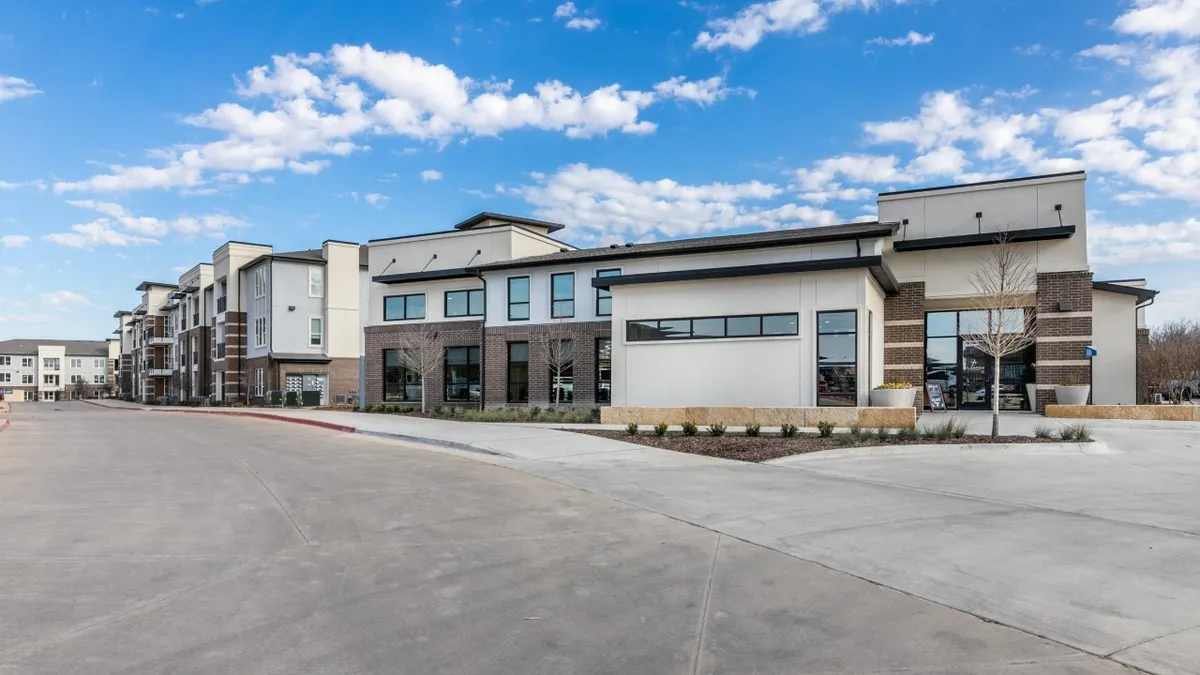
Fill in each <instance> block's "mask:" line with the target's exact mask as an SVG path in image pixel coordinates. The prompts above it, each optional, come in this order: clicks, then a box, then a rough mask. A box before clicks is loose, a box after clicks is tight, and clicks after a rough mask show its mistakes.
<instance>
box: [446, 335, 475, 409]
mask: <svg viewBox="0 0 1200 675" xmlns="http://www.w3.org/2000/svg"><path fill="white" fill-rule="evenodd" d="M481 394H482V391H481V389H480V386H479V347H447V348H446V400H447V401H478V400H479V397H480V395H481Z"/></svg>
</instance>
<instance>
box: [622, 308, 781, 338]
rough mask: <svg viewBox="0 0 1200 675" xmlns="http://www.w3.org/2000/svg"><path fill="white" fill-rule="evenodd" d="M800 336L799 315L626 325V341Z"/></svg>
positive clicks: (633, 323) (762, 315)
mask: <svg viewBox="0 0 1200 675" xmlns="http://www.w3.org/2000/svg"><path fill="white" fill-rule="evenodd" d="M799 334H800V321H799V316H798V315H796V314H756V315H751V316H707V317H700V318H695V319H649V320H639V321H628V322H626V324H625V340H626V341H627V342H659V341H673V340H712V339H721V338H756V337H779V336H789V335H799Z"/></svg>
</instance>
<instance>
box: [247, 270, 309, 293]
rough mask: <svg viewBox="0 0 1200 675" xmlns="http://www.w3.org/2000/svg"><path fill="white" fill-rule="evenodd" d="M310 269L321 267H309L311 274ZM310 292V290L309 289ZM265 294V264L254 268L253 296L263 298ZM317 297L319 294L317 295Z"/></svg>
mask: <svg viewBox="0 0 1200 675" xmlns="http://www.w3.org/2000/svg"><path fill="white" fill-rule="evenodd" d="M312 269H317V270H319V269H321V268H320V267H314V268H310V272H309V275H310V276H311V274H312V272H311V270H312ZM310 293H311V290H310ZM266 295H267V266H266V265H259V266H258V267H256V268H254V297H255V298H264V297H266ZM318 297H319V296H318Z"/></svg>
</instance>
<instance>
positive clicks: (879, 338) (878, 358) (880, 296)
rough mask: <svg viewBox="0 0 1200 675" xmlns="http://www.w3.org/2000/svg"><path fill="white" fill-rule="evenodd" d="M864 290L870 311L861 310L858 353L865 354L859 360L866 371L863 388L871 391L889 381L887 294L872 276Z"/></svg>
mask: <svg viewBox="0 0 1200 675" xmlns="http://www.w3.org/2000/svg"><path fill="white" fill-rule="evenodd" d="M863 290H864V304H865V306H866V308H867V310H868V311H867V312H865V313H864V312H860V313H859V317H858V326H859V328H858V331H859V333H858V340H859V350H858V353H859V354H860V355H863V356H862V358H860V359H859V361H860V363H861V365H862V368H863V369H864V370H865V371H866V380H865V381H863V382H862V388H865V390H866V391H870V390H871V389H872V388H874V387H876V386H878V385H881V384H883V383H884V382H886V381H887V379H886V377H887V374H886V373H885V372H884V370H883V322H884V316H883V303H884V298H885V297H886V295H885V294H884V292H883V289H882V288H880V287H879V285H878V284H877V283H875V280H874V279H872V278H868V280H867V283H866V285H865V286H864V288H863ZM868 321H869V322H870V324H868ZM868 355H869V365H870V367H869V368H868V358H867V356H868ZM860 379H861V378H860Z"/></svg>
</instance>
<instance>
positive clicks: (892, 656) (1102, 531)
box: [0, 404, 1200, 674]
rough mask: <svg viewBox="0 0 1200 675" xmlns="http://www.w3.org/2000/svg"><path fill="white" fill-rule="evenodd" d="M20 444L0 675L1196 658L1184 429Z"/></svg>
mask: <svg viewBox="0 0 1200 675" xmlns="http://www.w3.org/2000/svg"><path fill="white" fill-rule="evenodd" d="M14 420H15V423H14V424H13V425H12V426H11V427H10V428H9V429H8V430H6V431H4V432H3V433H2V434H0V606H3V607H4V611H3V612H0V673H6V674H7V673H22V674H24V673H56V674H57V673H89V674H92V673H397V672H412V673H509V672H512V673H547V674H549V673H556V674H557V673H780V674H783V673H946V672H970V673H1064V674H1066V673H1121V672H1133V671H1131V670H1129V669H1128V668H1126V667H1125V666H1124V665H1122V663H1127V664H1132V665H1136V666H1137V667H1139V668H1142V669H1145V670H1148V671H1150V672H1158V673H1182V672H1196V670H1194V669H1193V668H1194V667H1195V665H1196V661H1195V658H1196V657H1195V655H1196V654H1197V653H1200V649H1197V648H1194V647H1196V646H1197V644H1198V643H1197V640H1198V639H1200V637H1198V635H1200V629H1197V628H1196V626H1197V625H1198V624H1200V588H1197V584H1195V580H1196V579H1197V578H1200V542H1198V540H1197V537H1196V535H1197V532H1200V508H1197V507H1198V506H1200V496H1198V492H1200V491H1198V490H1197V489H1196V488H1197V487H1198V483H1200V459H1197V456H1196V455H1194V454H1192V452H1193V448H1192V447H1191V446H1192V445H1196V444H1200V443H1196V439H1197V436H1196V434H1195V431H1194V430H1187V431H1182V430H1171V429H1170V428H1167V429H1162V430H1160V429H1158V428H1157V427H1149V426H1148V427H1145V428H1143V429H1135V430H1130V429H1122V428H1112V429H1103V430H1100V431H1099V432H1098V433H1099V434H1101V435H1102V437H1103V439H1104V442H1105V444H1106V445H1107V446H1108V449H1109V450H1110V452H1108V453H1106V454H1096V455H1088V456H1081V455H1078V454H1074V455H1068V454H1063V455H1044V456H1033V455H1020V454H990V455H969V456H967V455H964V456H954V455H953V454H947V453H939V454H929V455H917V456H903V457H901V456H896V457H865V458H864V457H845V458H842V459H826V460H816V461H806V462H796V463H795V464H793V465H790V466H749V465H742V464H737V463H725V464H722V463H719V462H716V461H715V460H714V461H706V462H699V461H691V458H688V460H689V461H688V462H685V463H680V464H674V463H673V458H672V457H667V456H664V457H658V456H655V460H654V461H653V462H649V463H646V462H642V461H640V459H639V460H637V461H633V460H626V459H622V457H624V455H623V454H622V453H623V452H624V451H623V450H621V451H617V452H615V453H614V454H611V455H605V456H604V457H605V458H604V459H603V460H601V459H597V457H599V455H597V454H592V455H591V457H592V458H593V459H591V460H589V461H583V460H582V459H581V460H580V461H576V462H570V461H566V460H564V459H558V460H553V461H549V460H548V461H540V462H533V461H524V460H517V459H512V458H502V459H501V458H483V459H488V460H489V461H486V462H485V461H477V460H476V459H471V458H466V457H459V456H453V455H450V454H445V453H439V452H433V451H430V450H429V449H425V448H416V447H410V446H405V445H402V444H399V443H396V442H392V441H383V440H378V439H372V438H367V437H363V436H357V435H348V434H342V433H336V432H332V431H325V430H320V429H313V428H309V427H301V426H296V425H290V424H283V423H278V422H268V421H263V420H252V419H233V418H228V417H209V416H201V415H179V414H147V413H142V412H136V411H122V410H104V409H101V408H96V407H90V406H85V405H83V404H60V405H58V406H57V407H55V406H53V405H45V406H43V405H35V406H26V407H23V408H20V409H19V411H18V412H17V413H16V416H15V417H14ZM445 424H448V423H445ZM1148 439H1149V440H1148ZM514 442H516V441H514ZM530 442H532V441H530ZM563 443H564V446H563V447H564V448H566V444H569V440H568V439H566V437H565V436H564V441H563ZM564 456H565V455H564ZM1188 659H1191V661H1189V660H1188Z"/></svg>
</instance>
